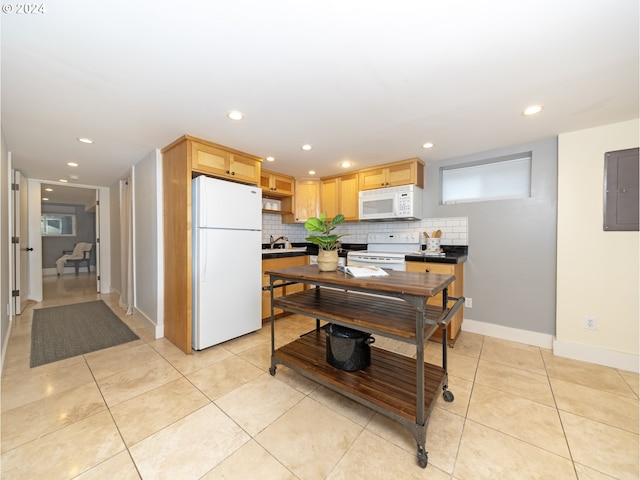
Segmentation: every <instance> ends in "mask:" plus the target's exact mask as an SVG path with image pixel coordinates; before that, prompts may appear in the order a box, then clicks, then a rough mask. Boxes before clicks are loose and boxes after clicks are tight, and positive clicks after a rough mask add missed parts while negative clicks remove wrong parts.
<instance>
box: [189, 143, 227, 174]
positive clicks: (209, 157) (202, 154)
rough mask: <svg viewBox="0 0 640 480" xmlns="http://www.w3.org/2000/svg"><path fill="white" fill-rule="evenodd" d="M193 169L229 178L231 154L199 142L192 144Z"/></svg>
mask: <svg viewBox="0 0 640 480" xmlns="http://www.w3.org/2000/svg"><path fill="white" fill-rule="evenodd" d="M191 168H192V169H193V170H197V171H199V172H203V173H209V174H212V175H217V176H224V177H227V176H228V174H229V152H227V151H225V150H222V149H220V148H216V147H212V146H210V145H205V144H202V143H198V142H191Z"/></svg>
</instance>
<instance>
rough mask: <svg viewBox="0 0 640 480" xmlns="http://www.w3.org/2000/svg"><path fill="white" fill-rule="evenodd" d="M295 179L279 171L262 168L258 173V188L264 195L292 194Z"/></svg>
mask: <svg viewBox="0 0 640 480" xmlns="http://www.w3.org/2000/svg"><path fill="white" fill-rule="evenodd" d="M294 183H295V179H294V178H293V177H290V176H288V175H283V174H281V173H274V172H269V171H268V170H262V172H261V173H260V188H261V189H262V193H263V194H264V195H265V196H266V195H274V194H275V195H277V196H292V195H293V189H294Z"/></svg>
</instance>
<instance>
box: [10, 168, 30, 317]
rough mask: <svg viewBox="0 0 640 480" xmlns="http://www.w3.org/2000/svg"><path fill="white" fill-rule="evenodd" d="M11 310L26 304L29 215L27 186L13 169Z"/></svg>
mask: <svg viewBox="0 0 640 480" xmlns="http://www.w3.org/2000/svg"><path fill="white" fill-rule="evenodd" d="M12 189H13V232H12V246H13V262H14V268H13V288H12V290H13V292H14V294H13V295H14V297H13V298H14V304H13V311H14V313H15V314H16V315H20V314H21V313H22V311H23V310H24V308H25V307H26V305H27V293H28V291H29V275H28V272H29V252H30V251H33V248H30V247H29V217H28V208H27V205H28V197H27V194H28V187H27V181H26V179H25V178H24V177H23V176H22V174H21V173H20V172H19V171H17V170H14V171H13V187H12Z"/></svg>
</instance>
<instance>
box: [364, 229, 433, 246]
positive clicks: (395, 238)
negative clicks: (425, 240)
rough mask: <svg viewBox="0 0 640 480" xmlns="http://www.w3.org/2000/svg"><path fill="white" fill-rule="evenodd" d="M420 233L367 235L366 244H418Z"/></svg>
mask: <svg viewBox="0 0 640 480" xmlns="http://www.w3.org/2000/svg"><path fill="white" fill-rule="evenodd" d="M420 241H421V239H420V232H407V233H370V234H369V235H367V243H368V244H369V245H371V244H404V243H414V244H415V243H417V244H420Z"/></svg>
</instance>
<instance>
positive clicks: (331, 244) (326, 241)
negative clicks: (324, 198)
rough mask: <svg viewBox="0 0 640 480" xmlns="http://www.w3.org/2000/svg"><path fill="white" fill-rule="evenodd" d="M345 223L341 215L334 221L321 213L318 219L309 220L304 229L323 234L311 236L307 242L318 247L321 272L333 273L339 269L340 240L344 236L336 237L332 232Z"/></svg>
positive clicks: (334, 218)
mask: <svg viewBox="0 0 640 480" xmlns="http://www.w3.org/2000/svg"><path fill="white" fill-rule="evenodd" d="M342 222H344V215H342V214H341V213H340V214H338V215H336V216H335V217H333V219H332V220H329V219H328V218H327V215H326V214H324V213H321V214H320V215H319V216H318V217H312V218H309V219H308V220H307V221H306V222H305V224H304V228H306V229H307V231H308V232H321V233H322V235H311V236H309V237H307V238H306V239H305V240H306V241H307V242H311V243H313V244H314V245H318V269H319V270H320V271H321V272H331V271H335V270H336V269H337V268H338V245H339V244H340V242H338V239H339V238H340V237H342V235H335V234H332V233H331V232H332V231H333V230H334V229H335V228H336V226H338V225H340V224H341V223H342Z"/></svg>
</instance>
